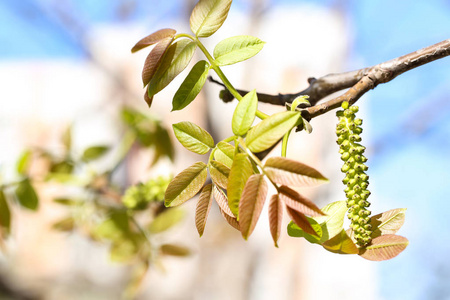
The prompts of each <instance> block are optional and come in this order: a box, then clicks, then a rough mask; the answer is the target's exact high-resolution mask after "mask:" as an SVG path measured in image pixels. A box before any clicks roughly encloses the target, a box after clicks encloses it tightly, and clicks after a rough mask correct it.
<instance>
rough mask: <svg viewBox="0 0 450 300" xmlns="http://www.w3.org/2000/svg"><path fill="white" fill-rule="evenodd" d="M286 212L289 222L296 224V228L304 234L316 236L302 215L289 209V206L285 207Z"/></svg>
mask: <svg viewBox="0 0 450 300" xmlns="http://www.w3.org/2000/svg"><path fill="white" fill-rule="evenodd" d="M286 211H287V213H288V215H289V217H290V218H291V220H292V221H294V223H295V224H297V226H298V227H300V228H301V229H302V230H303V231H304V232H306V233H309V234H311V235H314V236H317V233H316V232H315V231H314V229H313V228H312V226H311V224H310V223H309V222H308V219H307V218H306V217H305V215H304V214H302V213H301V212H298V211H297V210H295V209H292V208H290V207H289V206H286Z"/></svg>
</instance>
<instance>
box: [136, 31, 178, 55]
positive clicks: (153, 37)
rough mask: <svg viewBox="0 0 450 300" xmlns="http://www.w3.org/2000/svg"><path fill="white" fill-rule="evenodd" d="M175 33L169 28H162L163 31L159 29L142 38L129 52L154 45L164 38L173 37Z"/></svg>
mask: <svg viewBox="0 0 450 300" xmlns="http://www.w3.org/2000/svg"><path fill="white" fill-rule="evenodd" d="M175 33H176V31H175V30H174V29H170V28H164V29H160V30H158V31H156V32H153V33H152V34H150V35H148V36H146V37H145V38H143V39H141V40H140V41H139V42H137V43H136V45H134V47H133V48H132V49H131V52H132V53H134V52H136V51H139V50H141V49H143V48H145V47H148V46H151V45H153V44H156V43H158V42H159V41H161V40H163V39H165V38H168V37H173V36H174V35H175Z"/></svg>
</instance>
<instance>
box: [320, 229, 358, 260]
mask: <svg viewBox="0 0 450 300" xmlns="http://www.w3.org/2000/svg"><path fill="white" fill-rule="evenodd" d="M322 246H323V247H324V248H325V249H326V250H328V251H330V252H333V253H337V254H358V253H359V249H358V247H356V245H355V243H354V242H353V241H352V239H351V238H350V237H349V236H348V235H347V233H346V232H345V230H344V229H342V230H341V232H340V233H338V234H337V235H335V236H334V237H333V238H332V239H330V240H328V241H326V242H324V243H323V244H322Z"/></svg>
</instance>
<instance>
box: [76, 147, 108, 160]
mask: <svg viewBox="0 0 450 300" xmlns="http://www.w3.org/2000/svg"><path fill="white" fill-rule="evenodd" d="M108 151H109V147H108V146H103V145H100V146H92V147H89V148H87V149H86V150H84V152H83V155H82V156H81V160H82V161H84V162H89V161H92V160H96V159H99V158H100V157H102V156H103V155H105V154H106V152H108Z"/></svg>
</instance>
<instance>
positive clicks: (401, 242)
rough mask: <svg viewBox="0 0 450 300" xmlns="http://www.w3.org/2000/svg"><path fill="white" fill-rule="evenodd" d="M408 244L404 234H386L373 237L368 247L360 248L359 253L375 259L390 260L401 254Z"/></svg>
mask: <svg viewBox="0 0 450 300" xmlns="http://www.w3.org/2000/svg"><path fill="white" fill-rule="evenodd" d="M408 244H409V242H408V239H407V238H405V237H403V236H400V235H395V234H386V235H382V236H379V237H376V238H374V239H372V242H371V243H370V244H369V245H368V246H367V247H365V248H361V249H360V252H359V255H360V256H362V257H363V258H365V259H368V260H373V261H382V260H388V259H391V258H394V257H396V256H397V255H399V254H400V253H401V252H402V251H403V250H405V249H406V246H408Z"/></svg>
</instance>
